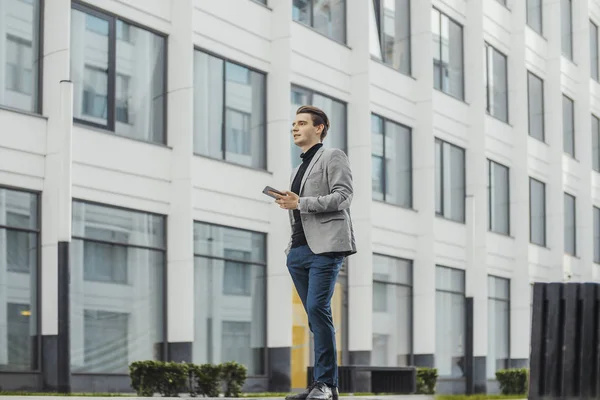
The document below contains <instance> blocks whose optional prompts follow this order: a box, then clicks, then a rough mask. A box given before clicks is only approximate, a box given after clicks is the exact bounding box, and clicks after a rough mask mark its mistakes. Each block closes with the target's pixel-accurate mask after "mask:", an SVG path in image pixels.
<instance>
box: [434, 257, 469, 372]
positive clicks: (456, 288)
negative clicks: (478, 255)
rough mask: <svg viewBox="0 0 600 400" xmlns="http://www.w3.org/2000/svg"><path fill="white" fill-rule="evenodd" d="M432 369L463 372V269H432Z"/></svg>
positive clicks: (439, 267) (441, 267) (437, 267)
mask: <svg viewBox="0 0 600 400" xmlns="http://www.w3.org/2000/svg"><path fill="white" fill-rule="evenodd" d="M435 272H436V273H435V275H436V276H435V285H436V292H435V357H434V358H435V368H437V370H438V374H439V376H440V377H445V378H459V377H462V376H464V375H465V370H464V362H465V307H466V305H465V272H464V271H462V270H459V269H453V268H448V267H443V266H439V265H438V266H436V271H435Z"/></svg>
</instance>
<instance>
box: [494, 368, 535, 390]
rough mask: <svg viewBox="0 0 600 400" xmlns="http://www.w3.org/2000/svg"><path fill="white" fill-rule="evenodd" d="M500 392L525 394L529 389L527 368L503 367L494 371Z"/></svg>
mask: <svg viewBox="0 0 600 400" xmlns="http://www.w3.org/2000/svg"><path fill="white" fill-rule="evenodd" d="M496 379H497V380H498V383H499V384H500V389H501V390H502V394H526V393H527V392H528V389H529V370H528V369H527V368H511V369H503V370H500V371H497V372H496Z"/></svg>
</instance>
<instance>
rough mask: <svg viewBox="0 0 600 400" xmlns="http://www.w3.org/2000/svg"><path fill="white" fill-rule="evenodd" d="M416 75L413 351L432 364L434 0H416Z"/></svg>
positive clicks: (417, 360)
mask: <svg viewBox="0 0 600 400" xmlns="http://www.w3.org/2000/svg"><path fill="white" fill-rule="evenodd" d="M411 9H412V10H411V14H412V23H411V31H412V48H413V49H414V51H413V53H412V54H413V69H412V70H413V75H414V77H415V79H416V80H417V85H416V91H415V93H414V99H415V102H416V104H417V107H416V108H417V115H416V125H415V129H414V130H413V136H412V137H413V143H414V144H413V154H415V155H418V157H414V158H413V160H414V161H413V182H418V184H415V185H414V188H413V190H414V204H415V205H416V207H417V211H418V213H419V223H418V232H417V233H418V238H419V239H418V244H417V257H416V259H415V260H414V267H413V270H414V273H413V279H414V281H413V296H414V299H413V302H414V306H413V332H414V339H413V352H414V354H415V364H416V365H419V366H427V367H433V365H434V354H435V259H434V255H435V240H434V234H433V226H434V219H435V158H434V136H433V118H432V114H433V103H432V98H433V90H434V89H433V48H432V33H431V32H432V31H431V10H432V1H431V0H419V1H413V2H412V3H411Z"/></svg>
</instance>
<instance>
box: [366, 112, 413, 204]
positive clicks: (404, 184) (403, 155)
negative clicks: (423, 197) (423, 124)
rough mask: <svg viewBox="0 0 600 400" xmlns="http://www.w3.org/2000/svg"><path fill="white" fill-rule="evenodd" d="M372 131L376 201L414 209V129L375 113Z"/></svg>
mask: <svg viewBox="0 0 600 400" xmlns="http://www.w3.org/2000/svg"><path fill="white" fill-rule="evenodd" d="M371 132H372V138H373V146H372V154H371V158H372V164H373V176H372V183H373V199H374V200H381V201H385V202H387V203H391V204H396V205H399V206H402V207H412V148H411V130H410V128H408V127H405V126H404V125H400V124H398V123H395V122H392V121H390V120H387V119H384V118H383V117H380V116H378V115H375V114H372V115H371ZM384 160H385V161H384Z"/></svg>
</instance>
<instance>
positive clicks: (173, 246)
mask: <svg viewBox="0 0 600 400" xmlns="http://www.w3.org/2000/svg"><path fill="white" fill-rule="evenodd" d="M193 15H194V7H193V1H192V0H176V1H175V0H173V1H171V18H172V29H173V30H172V31H171V34H170V35H169V43H168V46H169V57H168V63H169V65H168V77H167V78H168V94H167V96H168V100H167V101H168V104H169V110H168V118H167V121H168V122H167V123H168V126H167V132H168V135H167V138H168V141H169V143H168V144H169V146H170V147H171V148H172V149H173V151H172V156H171V171H172V175H171V199H170V206H171V208H170V211H169V216H168V219H167V232H168V233H167V248H168V251H167V299H166V300H167V321H165V322H166V324H167V338H164V341H165V342H168V344H167V348H168V351H167V358H168V359H169V360H170V361H176V362H182V361H186V362H191V361H192V344H193V342H194V318H195V313H194V217H193V213H192V210H193V205H192V190H193V184H192V160H193V149H194V146H193V132H194V110H193V107H194V42H193V33H194V27H193Z"/></svg>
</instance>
